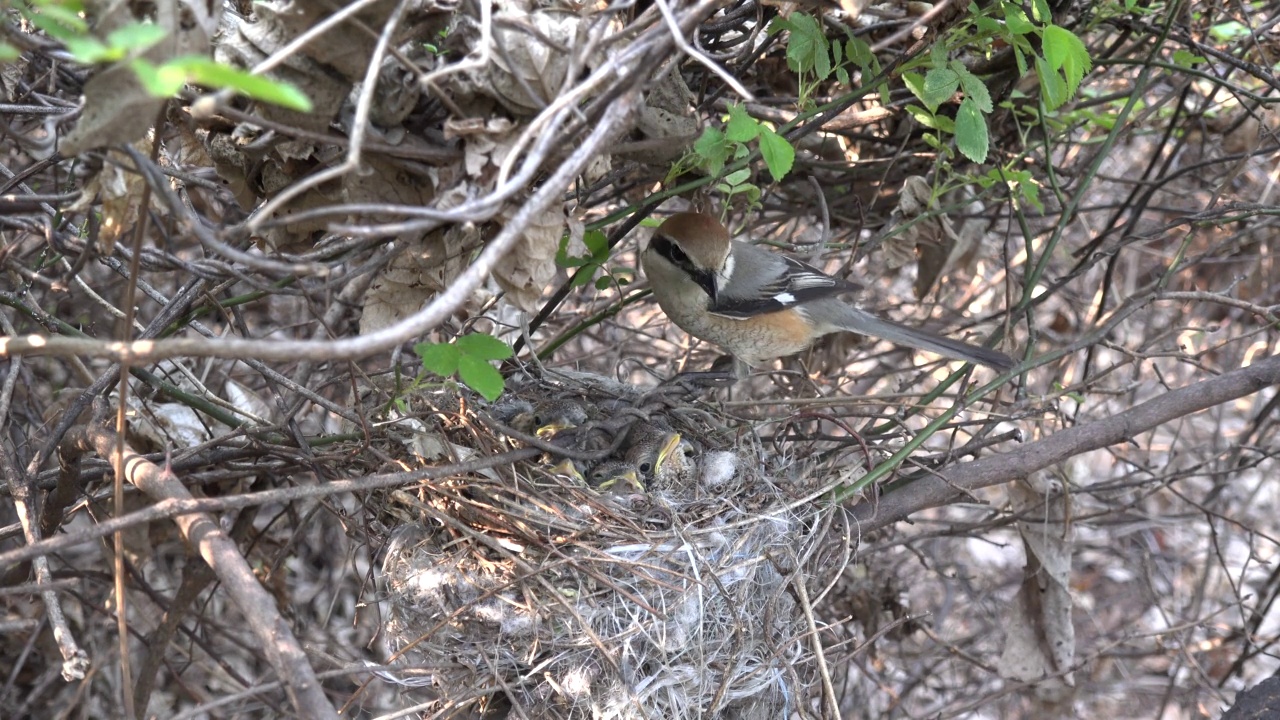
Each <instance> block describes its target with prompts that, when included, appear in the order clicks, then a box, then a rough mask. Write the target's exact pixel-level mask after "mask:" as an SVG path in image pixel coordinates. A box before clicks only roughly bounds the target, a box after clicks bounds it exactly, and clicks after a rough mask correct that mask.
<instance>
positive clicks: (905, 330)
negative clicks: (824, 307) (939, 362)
mask: <svg viewBox="0 0 1280 720" xmlns="http://www.w3.org/2000/svg"><path fill="white" fill-rule="evenodd" d="M840 305H841V306H842V307H841V309H840V310H839V311H838V312H837V313H836V315H837V316H838V317H836V318H833V320H834V322H832V324H833V325H835V326H836V327H839V328H840V329H841V330H848V331H850V332H856V333H858V334H860V335H870V336H871V337H878V338H881V339H884V340H888V341H889V342H891V343H894V344H896V345H906V346H907V347H912V348H915V349H917V350H924V351H926V352H931V353H937V354H938V355H942V356H944V357H949V358H952V359H954V360H964V361H966V362H971V363H977V364H979V365H986V366H987V367H989V368H994V369H996V370H1001V371H1003V370H1008V369H1009V368H1011V367H1013V366H1014V365H1016V364H1017V363H1016V362H1014V360H1013V358H1011V357H1009V356H1008V355H1005V354H1004V353H1002V352H1000V351H998V350H991V349H989V348H984V347H978V346H977V345H970V344H969V343H966V342H960V341H959V340H952V339H951V338H948V337H943V336H941V335H937V334H934V333H931V332H929V331H927V330H920V329H917V328H913V327H908V326H906V325H899V324H898V323H896V322H893V321H892V320H885V319H884V318H881V317H877V316H875V315H872V314H871V313H869V312H867V311H865V310H861V309H859V308H856V307H854V306H852V305H849V304H848V303H840Z"/></svg>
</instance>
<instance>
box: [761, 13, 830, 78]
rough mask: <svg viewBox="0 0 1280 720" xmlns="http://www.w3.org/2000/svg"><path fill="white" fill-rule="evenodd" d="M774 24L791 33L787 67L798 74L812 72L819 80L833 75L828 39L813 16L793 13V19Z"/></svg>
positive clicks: (788, 42) (788, 41) (788, 43)
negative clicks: (828, 53) (828, 52)
mask: <svg viewBox="0 0 1280 720" xmlns="http://www.w3.org/2000/svg"><path fill="white" fill-rule="evenodd" d="M774 24H776V25H778V26H779V27H780V28H783V29H785V30H787V31H789V32H790V33H791V37H790V38H789V39H788V40H787V67H789V68H791V70H792V71H793V72H796V73H804V72H812V73H813V74H814V75H816V76H817V77H818V79H819V80H821V79H823V78H826V77H827V75H830V74H831V58H830V56H828V55H827V42H826V37H825V36H824V35H823V32H822V25H821V24H819V22H818V21H817V20H815V19H814V18H813V16H811V15H807V14H805V13H799V12H797V13H792V14H791V17H789V18H787V19H786V20H782V21H775V22H774Z"/></svg>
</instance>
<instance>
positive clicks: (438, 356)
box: [413, 343, 462, 378]
mask: <svg viewBox="0 0 1280 720" xmlns="http://www.w3.org/2000/svg"><path fill="white" fill-rule="evenodd" d="M413 351H414V352H415V353H417V354H418V357H419V358H421V359H422V367H423V369H424V370H426V371H428V372H431V373H435V374H436V375H439V376H440V377H442V378H447V377H453V374H454V373H456V372H458V361H459V360H460V359H461V358H462V351H461V350H459V349H458V348H457V347H456V346H454V345H448V344H445V343H418V344H417V345H414V346H413Z"/></svg>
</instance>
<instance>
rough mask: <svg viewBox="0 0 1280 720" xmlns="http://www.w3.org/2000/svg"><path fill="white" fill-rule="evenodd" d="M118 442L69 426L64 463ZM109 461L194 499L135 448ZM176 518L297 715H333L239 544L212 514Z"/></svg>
mask: <svg viewBox="0 0 1280 720" xmlns="http://www.w3.org/2000/svg"><path fill="white" fill-rule="evenodd" d="M118 447H119V444H118V439H117V437H116V434H115V433H114V432H111V431H109V430H106V429H103V428H95V427H89V426H86V425H81V426H78V427H76V428H72V430H71V432H69V433H67V437H66V439H65V440H64V441H63V444H62V448H63V459H64V463H74V462H76V461H78V456H79V455H80V454H82V453H85V452H96V453H97V454H98V455H100V456H101V457H103V458H105V459H107V460H112V459H113V458H114V456H115V454H116V452H117V448H118ZM112 466H113V467H123V468H125V474H126V476H127V478H126V479H127V480H128V481H129V482H131V483H132V484H133V485H135V486H137V487H138V489H140V490H142V491H143V492H145V493H146V494H147V495H149V496H150V497H152V498H154V499H156V500H191V499H192V497H191V493H190V492H188V491H187V489H186V488H185V487H184V486H183V485H182V482H181V481H180V480H179V479H178V477H177V476H175V475H174V474H173V473H172V472H168V471H166V470H165V469H162V468H159V467H157V466H156V465H155V464H153V463H151V462H150V461H148V460H147V459H146V458H143V457H142V456H141V455H138V454H137V453H134V452H133V451H127V452H126V453H125V457H124V459H123V461H122V462H120V463H118V464H117V463H114V462H113V463H112ZM175 522H176V523H177V524H178V527H179V528H180V529H181V530H182V535H183V537H185V538H186V539H187V542H189V543H191V546H192V548H194V549H195V550H196V551H197V552H198V553H199V554H200V557H202V558H203V559H204V561H205V562H206V563H208V565H209V567H210V568H212V569H213V572H214V574H216V575H217V576H218V580H220V581H221V582H222V587H223V588H224V589H225V590H226V591H227V594H228V595H230V597H231V599H232V600H233V601H234V602H235V604H236V607H238V608H239V609H240V612H241V613H242V614H243V615H244V617H245V620H247V621H248V624H249V628H250V629H251V630H252V631H253V634H254V635H255V636H257V638H258V640H259V642H261V643H262V649H263V651H264V652H265V653H266V656H267V660H268V661H269V662H270V663H271V666H272V667H273V668H275V670H276V672H277V673H279V675H280V679H281V681H283V683H284V687H285V690H286V691H287V692H288V694H289V698H290V700H291V701H292V702H293V705H294V707H295V708H297V709H298V712H299V715H300V716H301V717H308V718H334V719H335V720H336V718H337V717H338V715H337V713H335V712H334V710H333V705H331V704H330V703H329V700H328V698H326V697H325V694H324V689H323V688H322V687H321V686H320V681H319V680H318V679H316V675H315V671H314V670H312V668H311V664H310V662H309V661H308V660H307V655H306V653H305V652H303V650H302V645H301V644H300V643H299V642H298V640H297V638H296V637H295V636H294V634H293V630H292V629H290V627H289V624H288V623H287V622H285V619H284V618H283V617H282V616H281V615H280V612H279V610H278V609H277V608H276V604H275V600H274V599H272V597H271V594H270V593H268V592H267V591H266V589H264V588H263V587H262V584H261V583H259V582H258V579H257V578H256V577H255V576H254V574H253V568H251V567H249V563H248V562H247V561H246V560H245V559H244V556H243V555H242V554H241V553H240V549H239V548H237V547H236V544H235V542H234V541H233V540H232V539H231V538H229V537H227V534H226V533H225V532H223V530H222V526H221V525H219V524H218V521H217V520H215V519H214V518H213V517H212V516H211V515H207V514H204V513H193V514H190V515H182V516H179V517H178V518H177V519H176V520H175ZM126 692H132V690H128V691H126Z"/></svg>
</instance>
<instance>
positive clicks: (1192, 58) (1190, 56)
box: [1173, 49, 1208, 67]
mask: <svg viewBox="0 0 1280 720" xmlns="http://www.w3.org/2000/svg"><path fill="white" fill-rule="evenodd" d="M1173 62H1174V63H1175V64H1177V65H1181V66H1182V67H1191V66H1192V65H1195V64H1197V63H1202V62H1208V61H1207V60H1205V59H1204V58H1203V57H1200V56H1199V55H1196V54H1195V53H1193V52H1191V51H1189V50H1182V49H1179V50H1174V51H1173Z"/></svg>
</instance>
